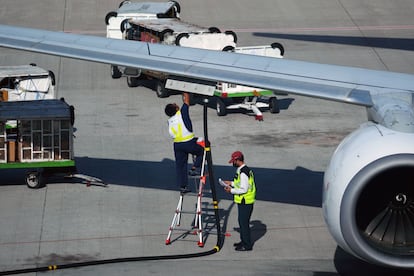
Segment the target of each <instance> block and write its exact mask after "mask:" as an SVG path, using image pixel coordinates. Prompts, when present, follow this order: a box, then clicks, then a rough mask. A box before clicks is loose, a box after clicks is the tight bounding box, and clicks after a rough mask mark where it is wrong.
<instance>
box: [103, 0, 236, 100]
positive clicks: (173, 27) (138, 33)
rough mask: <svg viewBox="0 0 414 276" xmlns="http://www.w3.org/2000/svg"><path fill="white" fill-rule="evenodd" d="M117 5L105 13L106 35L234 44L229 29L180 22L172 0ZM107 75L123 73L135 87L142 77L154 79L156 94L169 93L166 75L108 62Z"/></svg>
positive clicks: (182, 43) (207, 46)
mask: <svg viewBox="0 0 414 276" xmlns="http://www.w3.org/2000/svg"><path fill="white" fill-rule="evenodd" d="M121 4H122V6H121V7H120V8H119V10H118V11H117V12H110V13H108V15H107V17H108V20H106V21H107V37H110V38H115V39H126V40H135V41H145V42H150V43H161V44H167V45H176V46H183V47H193V48H203V49H210V50H220V51H222V50H224V51H228V50H234V48H235V47H236V43H237V36H236V34H235V33H234V32H233V31H225V32H223V33H222V32H221V31H220V30H219V29H218V28H217V27H209V28H206V27H201V26H198V25H195V24H191V23H187V22H183V21H181V20H180V19H179V12H180V6H179V4H178V3H177V2H175V1H169V2H167V3H156V2H143V3H132V2H129V1H128V2H123V3H121ZM121 10H122V13H121V12H120V11H121ZM128 16H129V17H128ZM117 24H118V26H117ZM111 76H112V78H120V77H122V76H126V77H127V83H128V86H129V87H136V86H138V85H139V84H140V82H141V81H142V80H143V79H148V78H150V79H155V80H156V86H155V90H156V92H157V95H158V97H168V96H169V91H168V90H167V89H165V81H166V79H167V78H168V75H166V74H163V73H160V72H154V71H148V70H146V71H143V70H140V69H139V68H125V67H120V66H117V65H111Z"/></svg>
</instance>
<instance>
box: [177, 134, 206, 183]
mask: <svg viewBox="0 0 414 276" xmlns="http://www.w3.org/2000/svg"><path fill="white" fill-rule="evenodd" d="M189 154H192V155H195V156H196V159H195V162H194V164H193V166H194V167H196V168H200V167H201V162H202V161H203V154H204V149H203V147H202V146H200V145H199V144H197V138H193V139H191V140H190V141H187V142H180V143H174V155H175V168H176V176H177V185H178V186H180V187H181V188H185V187H187V185H188V172H187V163H188V155H189Z"/></svg>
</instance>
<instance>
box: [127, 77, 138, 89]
mask: <svg viewBox="0 0 414 276" xmlns="http://www.w3.org/2000/svg"><path fill="white" fill-rule="evenodd" d="M139 83H140V82H139V78H137V77H127V84H128V87H137V86H139Z"/></svg>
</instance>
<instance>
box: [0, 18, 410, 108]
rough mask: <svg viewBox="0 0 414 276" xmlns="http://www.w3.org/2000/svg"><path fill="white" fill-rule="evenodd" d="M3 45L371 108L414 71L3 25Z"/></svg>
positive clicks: (401, 87)
mask: <svg viewBox="0 0 414 276" xmlns="http://www.w3.org/2000/svg"><path fill="white" fill-rule="evenodd" d="M0 46H2V47H7V48H13V49H20V50H25V51H31V52H37V53H44V54H51V55H56V56H62V57H68V58H75V59H81V60H88V61H94V62H100V63H107V64H114V65H121V66H127V67H135V68H141V69H146V70H154V71H161V72H166V73H169V74H171V75H174V76H184V77H190V78H193V79H202V80H207V81H224V82H229V83H237V84H242V85H246V86H251V87H260V88H265V89H270V90H274V91H280V92H286V93H290V94H297V95H303V96H309V97H316V98H322V99H327V100H333V101H340V102H346V103H351V104H357V105H362V106H367V107H370V106H372V105H373V103H372V99H371V94H372V93H373V92H377V91H380V90H391V91H399V92H414V89H413V83H414V75H409V74H402V73H393V72H387V71H375V70H368V69H362V68H353V67H344V66H335V65H327V64H317V63H310V62H302V61H293V60H286V59H277V58H271V57H262V56H252V55H243V54H237V53H227V52H220V51H210V50H204V49H195V48H185V47H177V46H168V45H161V44H151V43H145V42H137V41H127V40H116V39H108V38H103V37H96V36H87V35H79V34H70V33H64V32H53V31H46V30H39V29H31V28H22V27H15V26H8V25H0Z"/></svg>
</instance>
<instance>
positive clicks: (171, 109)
mask: <svg viewBox="0 0 414 276" xmlns="http://www.w3.org/2000/svg"><path fill="white" fill-rule="evenodd" d="M164 111H165V114H167V116H168V117H172V116H174V115H175V113H177V106H176V105H175V104H171V103H170V104H167V105H166V106H165V110H164Z"/></svg>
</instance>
